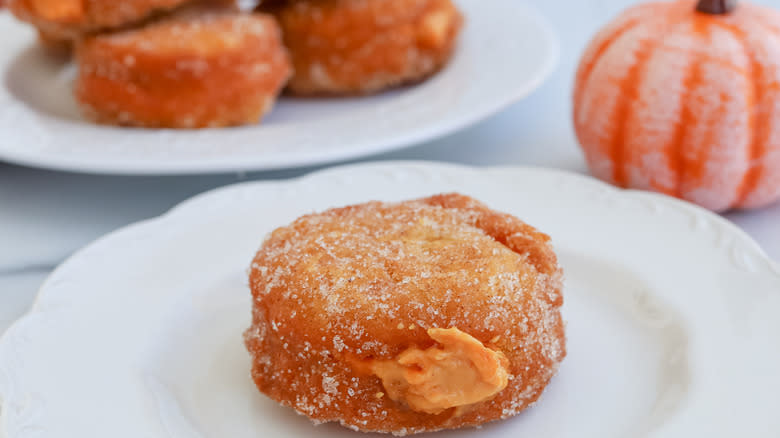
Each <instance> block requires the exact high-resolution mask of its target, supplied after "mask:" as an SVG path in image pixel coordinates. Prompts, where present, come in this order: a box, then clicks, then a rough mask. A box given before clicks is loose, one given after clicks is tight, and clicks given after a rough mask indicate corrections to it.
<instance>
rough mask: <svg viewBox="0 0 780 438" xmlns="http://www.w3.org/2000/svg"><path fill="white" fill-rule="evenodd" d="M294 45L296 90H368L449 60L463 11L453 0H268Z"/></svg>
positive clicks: (426, 72)
mask: <svg viewBox="0 0 780 438" xmlns="http://www.w3.org/2000/svg"><path fill="white" fill-rule="evenodd" d="M260 8H261V9H262V10H268V11H269V12H272V13H273V14H275V15H276V16H277V18H278V19H279V22H280V25H281V26H282V31H283V34H284V40H285V44H286V45H287V47H288V49H289V50H290V54H291V56H292V59H293V65H294V67H295V75H294V76H293V78H292V79H291V81H290V84H289V89H290V91H292V92H293V93H296V94H362V93H373V92H377V91H380V90H383V89H386V88H388V87H393V86H397V85H401V84H406V83H411V82H417V81H420V80H422V79H425V78H426V77H428V76H430V75H432V74H433V73H435V72H436V71H438V70H439V69H440V68H441V67H442V66H444V64H445V63H446V62H447V61H448V60H449V58H450V56H451V54H452V52H453V50H454V48H455V45H456V39H457V36H458V33H459V32H460V29H461V25H462V22H463V18H462V16H461V14H460V12H459V11H458V10H457V8H456V7H455V5H454V4H453V3H452V2H451V0H289V1H270V2H268V1H265V2H263V3H261V5H260Z"/></svg>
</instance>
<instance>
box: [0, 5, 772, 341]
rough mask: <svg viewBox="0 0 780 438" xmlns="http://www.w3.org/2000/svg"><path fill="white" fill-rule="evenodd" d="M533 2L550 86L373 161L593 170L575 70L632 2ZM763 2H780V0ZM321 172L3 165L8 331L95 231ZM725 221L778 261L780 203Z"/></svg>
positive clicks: (0, 276)
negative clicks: (579, 120) (579, 135)
mask: <svg viewBox="0 0 780 438" xmlns="http://www.w3.org/2000/svg"><path fill="white" fill-rule="evenodd" d="M529 3H532V4H534V5H535V6H536V7H537V8H539V9H540V10H541V11H542V12H543V13H544V15H546V16H547V17H548V19H549V20H550V22H551V23H552V24H553V26H554V28H555V29H556V30H557V32H558V34H559V37H560V40H561V45H562V50H561V54H562V56H561V63H560V65H559V67H558V69H557V70H556V72H555V73H554V74H553V76H552V77H551V78H550V80H549V81H548V82H546V83H545V84H544V85H543V86H542V87H541V88H540V89H539V90H538V91H536V92H535V93H534V94H533V95H532V96H530V97H529V98H528V99H526V100H524V101H522V102H520V103H518V104H516V105H514V106H513V107H511V108H510V109H509V110H507V111H505V112H503V113H501V114H499V115H497V116H495V117H492V118H490V119H488V120H486V121H484V122H482V123H479V124H477V125H475V126H472V127H470V128H468V129H465V130H463V131H461V132H459V133H457V134H454V135H450V136H448V137H445V138H442V139H439V140H436V141H432V142H429V143H425V144H422V145H417V146H415V147H412V148H408V149H405V150H402V151H398V152H393V153H389V154H385V155H381V156H376V157H371V158H369V159H367V160H437V161H449V162H455V163H465V164H472V165H478V166H489V165H508V164H523V165H533V166H546V167H556V168H562V169H568V170H571V171H574V172H586V171H587V169H586V167H585V163H584V159H583V156H582V154H581V153H580V151H579V149H578V147H577V143H576V140H575V137H574V132H573V129H572V125H571V118H570V112H571V102H570V90H571V83H572V79H573V75H574V71H575V68H576V65H577V61H578V57H579V55H580V53H581V51H582V50H583V48H584V46H585V44H586V43H587V41H588V39H589V37H590V36H591V35H593V33H594V32H595V31H596V30H597V29H598V28H599V27H600V26H601V25H602V24H604V23H605V22H607V21H608V20H609V19H610V18H611V17H613V16H614V15H615V14H617V13H618V12H619V11H620V10H621V9H623V8H624V7H626V6H627V5H629V4H631V3H634V2H632V1H626V0H583V1H572V0H546V1H529ZM760 3H764V4H770V5H773V6H775V7H778V8H780V0H764V1H760ZM508 56H509V55H508ZM367 160H361V161H367ZM314 169H315V168H308V169H297V170H290V171H279V172H264V173H252V174H247V175H223V176H191V177H110V176H93V175H77V174H68V173H60V172H51V171H43V170H35V169H28V168H23V167H18V166H13V165H9V164H2V163H0V333H1V332H2V331H3V330H4V329H5V328H6V327H7V326H8V325H9V324H10V323H11V322H12V321H13V320H14V319H16V318H17V317H19V316H20V315H22V314H23V313H24V312H25V311H26V310H27V309H28V308H29V306H30V304H31V303H32V300H33V299H34V296H35V293H36V291H37V289H38V287H39V286H40V284H41V282H42V281H43V280H44V279H45V278H46V276H47V275H48V274H49V273H50V272H51V270H52V269H53V268H54V267H55V266H57V264H59V263H60V262H62V261H63V260H64V259H65V258H66V257H68V256H69V255H70V254H72V253H73V252H74V251H75V250H77V249H78V248H80V247H82V246H84V245H86V244H87V243H89V242H90V241H92V240H94V239H96V238H97V237H99V236H101V235H103V234H105V233H107V232H109V231H112V230H114V229H116V228H118V227H121V226H124V225H127V224H130V223H132V222H136V221H138V220H141V219H146V218H150V217H154V216H157V215H159V214H161V213H163V212H165V211H166V210H168V209H169V208H171V207H172V206H174V205H176V204H177V203H179V202H181V201H183V200H184V199H187V198H188V197H190V196H193V195H195V194H197V193H200V192H202V191H204V190H209V189H212V188H215V187H219V186H223V185H226V184H230V183H234V182H239V181H247V180H263V179H276V178H288V177H293V176H297V175H301V174H304V173H307V172H310V171H312V170H314ZM726 217H727V218H728V219H730V220H732V221H733V222H735V223H736V224H737V225H738V226H740V227H741V228H742V229H744V230H745V231H746V232H747V233H749V234H750V235H752V236H753V237H754V238H755V239H756V240H757V241H758V242H759V244H760V245H761V246H762V247H763V248H764V250H765V251H766V252H767V253H768V254H769V255H770V256H772V257H773V258H775V259H780V204H776V205H775V206H773V207H769V208H766V209H764V210H761V211H753V212H735V213H730V214H727V215H726Z"/></svg>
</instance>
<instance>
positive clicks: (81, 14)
mask: <svg viewBox="0 0 780 438" xmlns="http://www.w3.org/2000/svg"><path fill="white" fill-rule="evenodd" d="M190 1H191V0H7V3H8V7H9V9H10V10H11V11H12V12H13V13H14V15H16V16H17V17H18V18H19V19H21V20H23V21H27V22H29V23H31V24H32V25H34V26H35V27H36V28H38V29H39V30H40V31H42V32H43V33H44V34H46V35H47V36H49V37H50V38H55V39H58V40H67V39H74V38H78V37H80V36H81V35H83V34H86V33H92V32H97V31H100V30H105V29H112V28H118V27H123V26H126V25H128V24H132V23H135V22H138V21H141V20H144V19H146V18H149V17H151V16H153V15H154V14H157V13H161V12H165V11H170V10H172V9H174V8H177V7H179V6H182V5H184V4H186V3H188V2H190Z"/></svg>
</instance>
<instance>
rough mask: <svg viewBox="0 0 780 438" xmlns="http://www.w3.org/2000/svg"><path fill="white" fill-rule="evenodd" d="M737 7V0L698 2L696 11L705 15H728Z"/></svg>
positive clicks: (705, 0)
mask: <svg viewBox="0 0 780 438" xmlns="http://www.w3.org/2000/svg"><path fill="white" fill-rule="evenodd" d="M736 7H737V0H699V4H698V5H697V6H696V10H697V11H699V12H703V13H705V14H712V15H721V14H728V13H729V12H731V11H733V10H734V8H736Z"/></svg>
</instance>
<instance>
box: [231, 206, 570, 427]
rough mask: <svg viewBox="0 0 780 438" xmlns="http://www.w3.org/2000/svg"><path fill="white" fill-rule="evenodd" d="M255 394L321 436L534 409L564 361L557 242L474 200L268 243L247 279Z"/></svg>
mask: <svg viewBox="0 0 780 438" xmlns="http://www.w3.org/2000/svg"><path fill="white" fill-rule="evenodd" d="M250 288H251V291H252V295H253V309H252V325H251V327H250V328H249V329H248V330H247V331H246V332H245V335H244V338H245V343H246V346H247V349H248V350H249V352H250V353H251V356H252V377H253V379H254V381H255V383H256V385H257V387H258V388H259V390H260V391H261V392H262V393H264V394H265V395H267V396H268V397H270V398H271V399H273V400H276V401H277V402H279V403H281V404H283V405H285V406H289V407H292V408H294V409H295V410H296V411H297V412H298V413H300V414H303V415H306V416H308V417H309V418H311V419H312V420H314V421H315V422H317V423H319V422H340V423H341V424H342V425H344V426H347V427H350V428H352V429H355V430H361V431H366V432H389V433H394V434H396V435H406V434H411V433H418V432H427V431H435V430H440V429H446V428H458V427H465V426H476V425H479V424H482V423H485V422H488V421H492V420H498V419H504V418H508V417H511V416H513V415H516V414H517V413H519V412H520V411H522V410H523V409H525V408H526V407H528V406H529V405H530V404H532V403H534V402H535V401H536V400H537V399H538V398H539V396H540V395H541V393H542V391H543V390H544V388H545V387H546V385H547V384H548V382H549V381H550V379H551V378H552V377H553V375H554V374H555V373H556V371H557V369H558V365H559V363H560V362H561V361H562V360H563V358H564V357H565V355H566V346H565V342H566V340H565V334H564V325H563V322H562V319H561V314H560V306H561V305H562V303H563V297H562V291H561V288H562V275H561V269H560V267H559V266H558V262H557V258H556V255H555V253H554V252H553V249H552V247H551V245H550V243H549V237H548V236H546V235H545V234H542V233H540V232H539V231H537V230H535V229H534V228H532V227H531V226H529V225H526V224H525V223H523V222H522V221H520V220H519V219H517V218H515V217H513V216H510V215H508V214H503V213H499V212H495V211H493V210H490V209H489V208H488V207H486V206H485V205H483V204H481V203H479V202H478V201H476V200H474V199H472V198H469V197H467V196H463V195H458V194H449V195H439V196H434V197H431V198H427V199H421V200H415V201H407V202H401V203H391V204H388V203H380V202H371V203H367V204H361V205H355V206H350V207H344V208H338V209H333V210H329V211H326V212H324V213H319V214H311V215H307V216H304V217H302V218H300V219H298V220H296V221H295V222H293V223H292V224H291V225H289V226H285V227H282V228H279V229H277V230H275V231H274V232H273V233H271V235H270V236H269V237H268V238H267V239H266V241H265V242H264V243H263V245H262V247H261V249H260V250H259V252H258V253H257V255H256V257H255V259H254V261H253V263H252V265H251V269H250Z"/></svg>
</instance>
